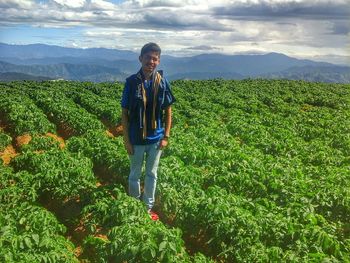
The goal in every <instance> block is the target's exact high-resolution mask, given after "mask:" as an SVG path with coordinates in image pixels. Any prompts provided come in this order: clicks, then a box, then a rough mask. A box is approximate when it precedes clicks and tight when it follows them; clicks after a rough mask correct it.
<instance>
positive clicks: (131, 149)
mask: <svg viewBox="0 0 350 263" xmlns="http://www.w3.org/2000/svg"><path fill="white" fill-rule="evenodd" d="M124 146H125V149H126V151H127V152H128V154H129V155H133V154H134V147H132V144H131V143H130V142H124Z"/></svg>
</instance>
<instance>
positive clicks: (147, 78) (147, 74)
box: [142, 69, 153, 80]
mask: <svg viewBox="0 0 350 263" xmlns="http://www.w3.org/2000/svg"><path fill="white" fill-rule="evenodd" d="M142 73H143V76H144V77H145V80H150V79H151V77H152V73H153V72H145V71H144V70H143V69H142Z"/></svg>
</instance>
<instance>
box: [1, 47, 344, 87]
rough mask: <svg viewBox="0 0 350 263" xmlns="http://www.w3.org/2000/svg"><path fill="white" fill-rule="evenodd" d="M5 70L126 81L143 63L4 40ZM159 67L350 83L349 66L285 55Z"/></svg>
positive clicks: (168, 61)
mask: <svg viewBox="0 0 350 263" xmlns="http://www.w3.org/2000/svg"><path fill="white" fill-rule="evenodd" d="M0 61H1V62H0V73H4V74H6V73H7V72H17V73H22V74H27V75H33V76H43V77H47V78H53V79H57V78H63V79H67V80H81V81H84V80H88V81H94V82H101V81H124V80H125V78H126V77H127V76H128V75H130V74H132V73H135V72H136V71H137V70H138V69H139V67H140V63H139V62H138V54H136V53H134V52H131V51H126V50H116V49H105V48H89V49H79V48H65V47H59V46H49V45H43V44H34V45H8V44H1V43H0ZM159 68H160V69H164V71H165V76H167V77H168V78H169V79H171V80H173V79H209V78H224V79H243V78H287V79H302V80H308V81H321V82H340V83H350V74H349V72H350V67H346V66H339V65H334V64H330V63H325V62H315V61H312V60H306V59H296V58H292V57H289V56H286V55H284V54H279V53H268V54H262V55H224V54H201V55H197V56H192V57H173V56H168V55H162V57H161V64H160V66H159Z"/></svg>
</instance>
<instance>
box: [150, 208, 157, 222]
mask: <svg viewBox="0 0 350 263" xmlns="http://www.w3.org/2000/svg"><path fill="white" fill-rule="evenodd" d="M148 214H149V215H150V216H151V219H152V220H153V221H157V220H159V216H158V215H157V214H156V213H154V212H153V211H152V210H148Z"/></svg>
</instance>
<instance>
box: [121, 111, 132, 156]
mask: <svg viewBox="0 0 350 263" xmlns="http://www.w3.org/2000/svg"><path fill="white" fill-rule="evenodd" d="M122 125H123V138H124V146H125V149H126V151H127V152H128V154H129V155H133V154H134V149H133V147H132V144H131V143H130V139H129V110H128V109H125V108H122Z"/></svg>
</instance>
